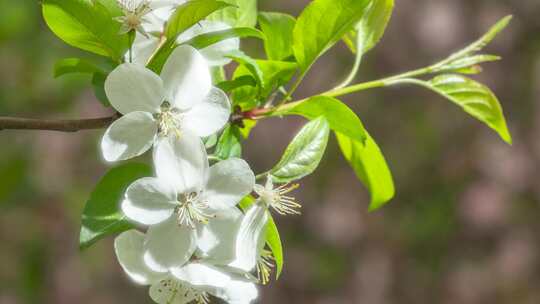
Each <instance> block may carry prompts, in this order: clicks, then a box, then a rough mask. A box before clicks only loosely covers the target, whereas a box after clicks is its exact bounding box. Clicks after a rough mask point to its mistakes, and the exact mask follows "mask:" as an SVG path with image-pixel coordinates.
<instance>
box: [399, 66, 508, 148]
mask: <svg viewBox="0 0 540 304" xmlns="http://www.w3.org/2000/svg"><path fill="white" fill-rule="evenodd" d="M400 82H403V83H413V84H418V85H421V86H424V87H426V88H428V89H430V90H432V91H434V92H436V93H438V94H440V95H442V96H443V97H446V98H447V99H448V100H450V101H452V102H453V103H455V104H457V105H458V106H460V107H461V108H462V109H463V110H464V111H465V112H467V113H469V114H470V115H471V116H473V117H474V118H476V119H478V120H480V121H481V122H483V123H485V124H486V125H488V126H489V127H490V128H492V129H493V130H495V131H496V132H497V133H498V134H499V136H500V137H501V138H502V139H503V140H504V141H505V142H507V143H508V144H512V136H511V135H510V132H509V131H508V127H507V125H506V120H505V118H504V114H503V110H502V107H501V105H500V103H499V100H498V99H497V96H495V94H493V92H492V91H491V90H490V89H489V88H488V87H486V86H484V85H482V84H480V83H478V82H476V81H474V80H472V79H470V78H467V77H464V76H461V75H455V74H446V75H441V76H437V77H435V78H434V79H432V80H431V81H428V82H426V81H421V80H416V79H405V80H403V81H400Z"/></svg>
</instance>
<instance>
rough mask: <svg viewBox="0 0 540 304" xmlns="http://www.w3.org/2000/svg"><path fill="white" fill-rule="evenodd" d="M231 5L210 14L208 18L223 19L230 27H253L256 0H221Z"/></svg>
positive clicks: (255, 20) (255, 16)
mask: <svg viewBox="0 0 540 304" xmlns="http://www.w3.org/2000/svg"><path fill="white" fill-rule="evenodd" d="M223 1H224V2H227V3H229V4H231V5H232V6H231V7H228V8H226V9H223V10H220V11H217V12H215V13H213V14H212V15H210V17H209V18H208V19H209V20H214V21H223V22H225V23H227V24H229V25H230V26H232V27H254V26H255V24H257V0H223Z"/></svg>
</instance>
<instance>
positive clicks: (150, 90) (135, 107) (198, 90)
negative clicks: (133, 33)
mask: <svg viewBox="0 0 540 304" xmlns="http://www.w3.org/2000/svg"><path fill="white" fill-rule="evenodd" d="M105 92H106V93H107V97H108V98H109V100H110V102H111V105H112V106H113V107H114V108H115V109H116V110H117V111H118V112H120V113H121V114H123V116H122V117H121V118H120V119H118V120H116V121H115V122H114V123H113V124H112V125H111V126H110V127H109V128H108V129H107V131H106V132H105V135H104V136H103V140H102V142H101V149H102V152H103V156H104V158H105V160H107V161H118V160H126V159H129V158H132V157H135V156H138V155H141V154H142V153H144V152H146V151H147V150H148V149H150V147H152V145H153V144H154V142H155V141H156V140H157V139H158V138H159V137H163V136H167V137H168V136H173V137H175V138H176V139H177V140H178V141H180V144H181V145H190V144H191V145H195V146H196V147H197V148H198V147H200V145H199V143H198V142H199V141H200V138H201V137H206V136H209V135H212V134H214V133H216V132H218V131H219V130H220V129H222V128H223V126H224V125H225V124H226V123H227V121H228V119H229V116H230V111H231V109H230V108H231V105H230V102H229V99H228V97H227V95H226V94H225V93H224V92H223V91H221V90H219V89H217V88H214V87H212V80H211V75H210V70H209V67H208V65H207V63H206V60H205V59H204V58H203V57H202V56H201V54H200V53H199V52H198V51H197V50H196V49H194V48H192V47H190V46H180V47H178V48H176V49H175V50H174V52H173V53H172V54H171V55H170V57H169V59H168V60H167V62H166V63H165V65H164V67H163V70H162V72H161V77H160V76H158V75H156V74H155V73H154V72H152V71H150V70H148V69H146V68H145V67H143V66H141V65H138V64H133V63H125V64H122V65H120V66H118V67H117V68H116V69H115V70H114V71H112V72H111V73H110V75H109V76H108V77H107V80H106V81H105ZM158 135H159V136H158ZM181 157H183V156H181Z"/></svg>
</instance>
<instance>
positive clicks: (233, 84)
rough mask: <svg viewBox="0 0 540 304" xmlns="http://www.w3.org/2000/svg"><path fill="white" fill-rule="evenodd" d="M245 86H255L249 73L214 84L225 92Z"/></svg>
mask: <svg viewBox="0 0 540 304" xmlns="http://www.w3.org/2000/svg"><path fill="white" fill-rule="evenodd" d="M245 86H248V87H255V86H257V83H256V82H255V79H253V77H252V76H251V75H243V76H240V77H238V78H235V79H234V80H226V81H222V82H220V83H218V84H216V87H218V88H220V89H221V90H223V91H225V92H231V91H234V90H236V89H239V88H241V87H245Z"/></svg>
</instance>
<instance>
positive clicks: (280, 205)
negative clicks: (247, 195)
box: [254, 175, 302, 215]
mask: <svg viewBox="0 0 540 304" xmlns="http://www.w3.org/2000/svg"><path fill="white" fill-rule="evenodd" d="M298 186H299V185H298V184H292V185H291V184H283V185H281V186H278V187H277V188H274V183H273V182H272V176H271V175H269V176H268V177H267V179H266V184H265V185H264V186H262V185H255V189H254V190H255V192H256V193H257V194H258V195H259V200H260V201H261V202H263V203H264V204H266V205H267V206H268V207H271V208H272V209H274V210H275V211H276V212H277V213H279V214H281V215H287V214H293V215H298V214H300V211H299V209H300V208H302V205H300V204H299V203H298V202H296V199H295V198H294V197H292V196H289V195H287V194H288V193H289V192H291V191H293V190H295V189H297V188H298Z"/></svg>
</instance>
